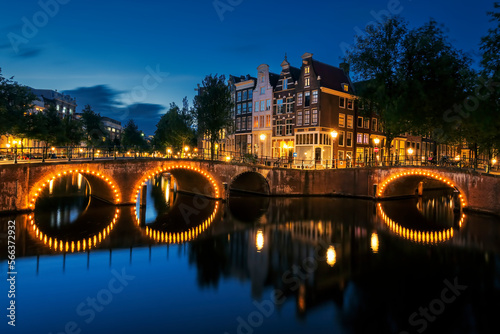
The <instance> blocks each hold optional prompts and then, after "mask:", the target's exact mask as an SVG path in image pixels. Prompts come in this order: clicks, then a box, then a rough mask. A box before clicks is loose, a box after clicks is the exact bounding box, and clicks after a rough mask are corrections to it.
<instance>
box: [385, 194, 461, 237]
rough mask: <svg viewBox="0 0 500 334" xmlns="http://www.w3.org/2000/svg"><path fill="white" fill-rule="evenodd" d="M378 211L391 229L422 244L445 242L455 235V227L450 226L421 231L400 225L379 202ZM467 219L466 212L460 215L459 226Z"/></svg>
mask: <svg viewBox="0 0 500 334" xmlns="http://www.w3.org/2000/svg"><path fill="white" fill-rule="evenodd" d="M377 208H378V212H379V214H380V216H381V217H382V220H383V221H384V223H385V224H386V225H387V227H389V229H390V230H391V231H392V232H393V233H395V234H397V235H398V236H400V237H402V238H404V239H407V240H410V241H413V242H417V243H422V244H437V243H441V242H445V241H447V240H449V239H451V238H453V236H454V231H453V228H452V227H450V228H448V229H445V230H442V231H419V230H414V229H409V228H406V227H403V226H401V225H399V224H398V223H397V222H395V221H394V220H392V219H391V218H389V217H388V216H387V215H386V213H385V212H384V210H383V209H382V203H378V205H377ZM464 220H465V214H462V216H461V217H460V221H459V223H458V226H459V227H460V228H461V227H462V225H463V223H464Z"/></svg>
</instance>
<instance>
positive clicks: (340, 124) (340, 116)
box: [339, 113, 345, 128]
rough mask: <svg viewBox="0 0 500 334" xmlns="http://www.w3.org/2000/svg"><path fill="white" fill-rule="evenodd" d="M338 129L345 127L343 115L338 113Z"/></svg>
mask: <svg viewBox="0 0 500 334" xmlns="http://www.w3.org/2000/svg"><path fill="white" fill-rule="evenodd" d="M339 127H341V128H343V127H345V114H342V113H339Z"/></svg>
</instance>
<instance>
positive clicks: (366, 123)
mask: <svg viewBox="0 0 500 334" xmlns="http://www.w3.org/2000/svg"><path fill="white" fill-rule="evenodd" d="M365 129H370V119H369V118H365Z"/></svg>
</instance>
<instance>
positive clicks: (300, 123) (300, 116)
mask: <svg viewBox="0 0 500 334" xmlns="http://www.w3.org/2000/svg"><path fill="white" fill-rule="evenodd" d="M301 125H302V111H299V112H297V126H301Z"/></svg>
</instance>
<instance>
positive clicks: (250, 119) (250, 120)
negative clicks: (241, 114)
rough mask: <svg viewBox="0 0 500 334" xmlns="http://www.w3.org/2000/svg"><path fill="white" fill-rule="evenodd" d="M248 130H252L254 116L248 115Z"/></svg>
mask: <svg viewBox="0 0 500 334" xmlns="http://www.w3.org/2000/svg"><path fill="white" fill-rule="evenodd" d="M247 130H252V116H247Z"/></svg>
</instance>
